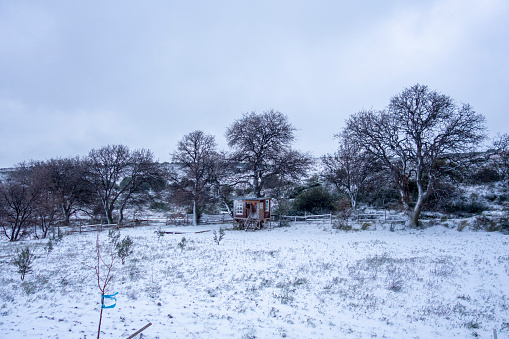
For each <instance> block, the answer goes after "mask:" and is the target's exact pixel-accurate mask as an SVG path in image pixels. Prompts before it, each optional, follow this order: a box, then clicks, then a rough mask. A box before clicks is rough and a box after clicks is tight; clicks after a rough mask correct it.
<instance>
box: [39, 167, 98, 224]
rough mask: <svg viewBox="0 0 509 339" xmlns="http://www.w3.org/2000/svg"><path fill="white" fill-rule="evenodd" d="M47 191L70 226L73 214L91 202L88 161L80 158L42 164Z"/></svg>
mask: <svg viewBox="0 0 509 339" xmlns="http://www.w3.org/2000/svg"><path fill="white" fill-rule="evenodd" d="M39 167H41V171H42V172H44V174H43V176H44V177H45V181H46V186H47V190H48V191H50V192H51V193H52V195H54V196H55V197H54V198H55V199H56V201H57V202H58V204H59V208H60V210H61V213H62V215H63V217H64V224H65V225H69V223H70V218H71V216H72V215H73V214H75V213H76V212H78V211H79V210H80V209H83V208H84V207H85V205H86V204H88V203H89V202H90V200H91V196H92V194H93V191H92V189H91V187H90V184H89V182H88V181H87V180H86V174H87V166H86V161H85V160H84V159H81V158H80V157H75V158H59V159H50V160H48V161H46V162H43V163H40V164H39Z"/></svg>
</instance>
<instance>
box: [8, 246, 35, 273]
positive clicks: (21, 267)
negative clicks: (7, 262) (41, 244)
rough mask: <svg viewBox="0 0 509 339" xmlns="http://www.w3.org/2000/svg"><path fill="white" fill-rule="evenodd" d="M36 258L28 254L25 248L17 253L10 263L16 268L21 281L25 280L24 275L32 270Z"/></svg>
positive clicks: (28, 251)
mask: <svg viewBox="0 0 509 339" xmlns="http://www.w3.org/2000/svg"><path fill="white" fill-rule="evenodd" d="M35 259H36V256H35V255H34V254H33V252H32V253H31V252H30V248H29V247H28V246H27V247H25V249H23V250H21V252H19V251H17V252H16V255H15V257H14V259H13V260H12V263H13V264H14V266H16V267H17V268H18V273H20V274H21V280H25V275H26V274H27V273H29V272H30V271H31V270H32V264H33V262H34V260H35Z"/></svg>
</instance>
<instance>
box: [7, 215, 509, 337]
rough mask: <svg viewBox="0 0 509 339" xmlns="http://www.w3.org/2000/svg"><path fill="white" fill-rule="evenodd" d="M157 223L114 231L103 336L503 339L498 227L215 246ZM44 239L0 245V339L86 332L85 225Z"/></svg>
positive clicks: (319, 228)
mask: <svg viewBox="0 0 509 339" xmlns="http://www.w3.org/2000/svg"><path fill="white" fill-rule="evenodd" d="M225 226H228V227H230V225H225ZM213 227H215V228H216V229H217V228H218V227H219V226H213ZM157 229H158V226H143V227H138V228H132V229H122V230H121V234H122V237H124V236H126V235H129V236H130V237H131V238H132V239H133V240H134V253H133V254H132V255H131V256H130V257H128V258H127V261H126V263H125V265H122V264H121V263H120V262H119V263H118V264H117V265H116V266H115V267H114V278H113V280H112V282H111V283H110V287H109V289H108V291H107V292H109V293H110V294H113V293H115V292H118V295H117V304H116V307H115V308H112V309H104V313H103V319H102V334H101V338H127V337H128V336H129V335H130V334H132V333H134V332H136V330H137V329H140V328H141V327H143V326H144V325H146V324H147V323H149V322H151V323H152V326H150V327H149V328H147V329H146V330H145V331H144V332H143V333H142V337H143V338H279V337H281V338H285V337H286V338H470V337H481V338H490V337H492V335H493V329H497V331H498V333H499V334H498V338H509V236H506V235H503V234H501V233H498V232H494V233H486V232H473V231H468V230H464V231H463V232H458V231H457V230H455V229H448V228H446V227H443V226H435V227H431V228H428V229H425V230H406V231H396V232H390V231H389V230H380V229H379V230H377V231H358V232H343V231H336V230H333V229H331V226H330V225H325V226H324V225H309V224H307V225H306V224H301V225H297V224H293V225H292V226H291V227H285V228H276V229H273V230H261V231H256V232H243V231H232V230H228V231H226V234H225V237H224V239H223V240H222V241H221V242H220V244H219V245H218V244H216V243H215V242H214V241H213V233H212V232H205V233H188V234H166V235H165V236H163V237H160V238H159V237H158V236H157V234H156V233H155V231H156V230H157ZM166 229H167V230H169V227H167V228H166ZM202 229H204V227H199V228H193V227H191V226H187V227H181V228H179V230H185V231H192V230H202ZM173 230H174V229H173ZM183 236H185V238H186V240H187V242H186V245H185V246H184V248H181V247H180V246H178V244H179V243H180V242H181V240H182V237H183ZM100 241H101V243H102V244H103V249H105V247H106V245H107V244H108V241H109V239H108V232H107V231H106V232H104V231H103V232H102V233H100ZM46 242H47V240H44V241H43V240H31V241H24V242H18V243H9V242H7V241H6V240H1V242H0V246H1V248H0V258H1V259H0V261H1V262H2V263H1V267H2V270H1V273H0V274H1V276H0V279H1V281H0V292H1V293H0V294H1V299H0V333H1V334H0V337H1V338H21V337H24V338H95V337H97V326H98V322H99V312H100V292H99V289H98V287H97V278H96V276H95V272H94V271H93V269H91V268H90V267H88V266H87V265H90V266H93V265H94V263H96V260H95V259H94V256H95V243H96V233H86V234H81V235H80V234H73V235H68V236H65V237H64V238H63V240H62V242H61V243H59V244H58V245H56V246H55V248H54V249H53V251H52V252H50V253H49V254H47V253H46V252H45V244H46ZM27 244H28V245H30V246H31V247H33V248H35V251H36V254H37V255H38V258H37V259H36V260H35V262H34V266H33V272H32V273H30V274H28V275H27V276H26V278H25V281H23V282H21V279H20V274H18V273H17V271H16V269H15V266H14V265H12V264H10V263H9V261H10V260H11V259H10V258H11V257H12V255H13V254H14V253H15V249H16V248H22V247H24V246H26V245H27ZM104 253H106V251H104ZM504 332H505V333H504ZM138 337H139V336H138Z"/></svg>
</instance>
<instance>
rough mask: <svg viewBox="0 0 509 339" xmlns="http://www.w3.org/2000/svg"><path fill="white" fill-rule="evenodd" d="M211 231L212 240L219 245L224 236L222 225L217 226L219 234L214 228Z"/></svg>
mask: <svg viewBox="0 0 509 339" xmlns="http://www.w3.org/2000/svg"><path fill="white" fill-rule="evenodd" d="M213 233H214V242H215V243H216V244H218V245H219V243H220V242H221V240H223V238H224V234H225V229H224V227H219V234H218V232H216V230H214V232H213Z"/></svg>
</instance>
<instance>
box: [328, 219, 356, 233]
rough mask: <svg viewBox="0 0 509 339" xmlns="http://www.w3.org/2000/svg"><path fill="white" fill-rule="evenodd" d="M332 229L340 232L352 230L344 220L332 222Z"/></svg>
mask: <svg viewBox="0 0 509 339" xmlns="http://www.w3.org/2000/svg"><path fill="white" fill-rule="evenodd" d="M332 228H333V229H335V230H340V231H351V230H352V226H351V225H349V224H348V222H346V221H344V220H334V221H333V222H332Z"/></svg>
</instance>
